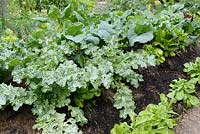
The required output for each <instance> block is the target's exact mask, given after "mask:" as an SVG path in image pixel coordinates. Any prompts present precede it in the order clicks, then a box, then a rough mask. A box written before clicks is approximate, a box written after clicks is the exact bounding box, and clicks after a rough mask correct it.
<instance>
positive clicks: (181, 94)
mask: <svg viewBox="0 0 200 134" xmlns="http://www.w3.org/2000/svg"><path fill="white" fill-rule="evenodd" d="M196 83H197V79H191V80H189V81H188V80H185V79H181V78H179V79H178V80H173V81H172V83H171V84H170V87H171V89H170V90H169V91H170V93H169V94H168V95H167V96H168V97H169V98H171V99H175V100H176V101H183V102H184V103H185V104H187V106H188V107H191V106H199V104H200V101H199V99H198V98H197V97H196V96H193V94H194V93H195V92H196V91H195V85H196Z"/></svg>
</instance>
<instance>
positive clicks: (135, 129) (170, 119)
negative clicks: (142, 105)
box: [111, 94, 176, 134]
mask: <svg viewBox="0 0 200 134" xmlns="http://www.w3.org/2000/svg"><path fill="white" fill-rule="evenodd" d="M160 97H161V102H160V103H159V104H158V105H154V104H149V105H148V106H147V107H146V109H145V110H143V111H141V112H140V113H139V114H138V115H136V116H134V115H131V116H130V118H131V123H130V125H129V124H127V123H126V122H124V123H121V124H116V125H115V126H114V128H113V129H112V130H111V134H173V127H174V126H175V125H176V118H175V114H176V113H175V112H173V111H172V105H171V104H172V103H171V102H170V103H169V101H168V99H167V97H165V95H164V94H161V95H160Z"/></svg>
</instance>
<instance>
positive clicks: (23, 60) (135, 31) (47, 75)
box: [0, 0, 199, 134]
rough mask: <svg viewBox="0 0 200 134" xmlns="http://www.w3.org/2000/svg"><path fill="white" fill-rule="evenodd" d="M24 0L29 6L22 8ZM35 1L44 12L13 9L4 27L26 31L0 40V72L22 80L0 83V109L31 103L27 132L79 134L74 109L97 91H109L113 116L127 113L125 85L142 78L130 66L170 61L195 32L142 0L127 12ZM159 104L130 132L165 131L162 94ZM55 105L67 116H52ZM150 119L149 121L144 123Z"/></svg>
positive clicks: (175, 12) (130, 109)
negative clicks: (31, 123)
mask: <svg viewBox="0 0 200 134" xmlns="http://www.w3.org/2000/svg"><path fill="white" fill-rule="evenodd" d="M13 2H16V1H13ZM26 2H33V3H30V4H29V5H27V6H30V7H23V6H26ZM35 2H38V1H24V3H25V4H24V3H22V5H21V6H22V7H21V8H24V10H25V11H30V9H31V10H33V11H34V10H35V9H34V8H35V6H37V4H38V3H35ZM40 2H44V3H45V2H46V4H44V5H45V6H44V7H43V5H41V7H40V8H41V9H45V11H41V12H40V13H41V14H40V15H39V14H38V12H30V14H29V13H27V14H24V16H23V14H21V13H23V12H22V11H23V10H19V12H16V15H17V18H18V17H19V21H18V23H15V21H13V22H12V23H14V24H20V25H24V26H25V24H26V25H30V26H29V27H28V28H30V30H28V32H22V38H17V36H16V33H14V32H15V30H14V32H12V30H9V29H7V30H6V31H5V34H4V35H3V36H2V37H1V39H0V52H1V53H0V68H1V70H2V71H1V72H2V73H3V72H10V74H11V77H12V79H11V78H10V81H13V82H16V83H18V84H20V83H22V82H24V84H25V87H26V88H18V87H13V86H7V85H5V84H4V83H2V84H1V85H0V87H1V88H0V90H2V91H1V92H3V94H2V95H0V104H1V107H0V108H3V107H5V106H7V105H12V106H14V109H15V110H17V109H18V108H19V107H20V106H22V105H23V104H29V105H32V106H33V108H32V112H33V114H35V115H36V116H38V118H37V121H36V123H37V124H36V125H35V127H34V128H37V129H42V130H43V133H44V134H48V133H49V134H51V133H52V134H53V133H66V134H68V133H75V134H76V133H79V130H78V127H77V125H76V124H79V125H84V124H85V123H87V119H86V118H85V117H84V113H83V111H82V110H81V109H80V108H82V107H83V106H84V101H85V100H90V99H93V98H94V97H98V96H100V95H101V90H106V89H110V88H112V89H113V90H116V94H115V95H114V100H115V102H114V107H116V108H117V109H119V110H120V117H122V118H126V117H127V115H129V114H131V113H132V114H133V113H134V109H135V105H134V101H133V95H132V91H131V90H130V89H129V88H128V86H127V85H129V86H130V87H131V86H132V87H135V88H138V87H139V83H140V82H141V81H143V78H142V75H141V74H139V73H138V69H140V68H147V67H148V66H154V65H155V64H156V62H157V63H160V62H163V61H164V60H165V57H168V56H174V55H175V54H177V53H178V52H179V51H180V50H182V49H184V48H185V47H186V46H187V45H188V43H189V42H191V41H193V40H192V39H194V40H195V39H196V38H197V35H198V34H197V33H198V28H199V26H198V24H199V23H198V22H197V21H198V20H194V21H191V23H189V19H187V18H184V15H183V12H182V11H181V10H180V7H179V6H177V5H176V6H169V7H168V6H167V7H163V10H159V9H158V10H157V9H155V11H154V10H153V11H149V10H146V8H144V6H145V7H146V5H144V3H140V2H138V3H135V4H136V5H137V4H138V5H140V7H139V8H136V9H135V10H131V9H130V10H125V9H126V8H123V9H119V10H116V9H118V7H116V8H115V7H114V8H112V9H111V10H110V11H109V12H104V13H103V14H98V13H93V12H91V11H90V8H91V7H92V5H93V2H91V3H90V1H89V0H87V1H82V0H79V1H74V0H69V1H40ZM62 2H64V4H63V3H62ZM120 2H121V4H126V3H124V1H120ZM130 2H131V1H130ZM132 2H133V1H132ZM61 3H62V4H63V5H60V4H61ZM117 3H118V2H117ZM49 4H55V5H51V6H49ZM132 4H133V5H134V3H132ZM136 5H135V7H137V6H136ZM61 6H62V7H61ZM29 8H30V9H29ZM141 8H142V9H144V10H139V9H141ZM46 10H47V12H48V14H46ZM26 15H27V16H26ZM23 17H24V18H23ZM20 18H21V19H22V20H20ZM14 27H15V28H16V26H14ZM20 27H21V26H20ZM18 31H22V30H18ZM191 36H192V39H191V38H190V37H191ZM2 76H4V74H2ZM2 82H5V81H4V80H3V81H2ZM4 92H5V93H4ZM11 94H12V95H11ZM9 96H11V98H9ZM161 99H162V103H160V104H159V105H149V106H148V107H147V109H146V110H145V111H144V112H141V114H139V115H138V116H137V117H136V119H135V120H134V119H132V121H133V122H137V123H136V124H137V125H135V123H133V125H131V128H135V129H133V130H134V131H135V132H136V133H138V132H139V131H140V130H141V131H143V133H147V132H149V133H150V132H154V131H155V132H157V133H160V132H170V133H171V128H172V127H173V126H174V123H173V119H171V117H172V113H171V112H170V113H169V111H171V107H170V106H168V105H167V104H166V103H167V102H168V101H167V100H166V99H164V97H161ZM164 100H165V101H164ZM164 102H166V103H165V104H164ZM62 107H66V108H67V109H68V110H69V111H70V113H71V115H69V116H67V117H66V115H65V114H61V113H58V112H56V109H57V108H62ZM156 109H157V110H156ZM158 111H159V112H158ZM150 115H155V116H154V117H153V118H152V119H151V116H150ZM161 115H162V116H161ZM163 115H164V116H163ZM143 116H145V117H146V116H147V117H148V118H147V119H148V120H145V121H144V122H145V125H146V126H145V125H144V124H143V123H141V121H140V120H144V119H143ZM163 117H164V119H163ZM150 122H153V124H151V123H150ZM166 122H167V123H166ZM159 124H161V125H163V126H164V128H161V125H159ZM134 125H135V126H134ZM128 126H129V125H127V124H126V123H124V124H123V127H128ZM132 126H134V127H132ZM143 126H145V128H144V127H143ZM118 127H119V126H118ZM157 128H158V129H157ZM133 130H132V129H127V130H122V132H123V131H128V132H129V131H130V132H132V131H133ZM120 131H121V130H120ZM134 131H133V132H134Z"/></svg>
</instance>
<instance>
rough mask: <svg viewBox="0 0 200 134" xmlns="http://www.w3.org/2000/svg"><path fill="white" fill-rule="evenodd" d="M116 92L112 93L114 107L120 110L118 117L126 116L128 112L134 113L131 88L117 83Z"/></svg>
mask: <svg viewBox="0 0 200 134" xmlns="http://www.w3.org/2000/svg"><path fill="white" fill-rule="evenodd" d="M117 88H118V89H117V92H116V94H115V95H114V100H115V103H114V107H115V108H116V109H119V110H120V117H121V118H126V117H127V116H128V115H129V114H130V113H134V110H135V103H134V101H133V95H132V92H131V90H130V89H129V88H128V87H127V86H125V85H124V84H123V83H117Z"/></svg>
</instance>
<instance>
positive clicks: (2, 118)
mask: <svg viewBox="0 0 200 134" xmlns="http://www.w3.org/2000/svg"><path fill="white" fill-rule="evenodd" d="M34 124H35V117H34V116H33V115H32V113H31V108H30V107H28V106H23V107H22V108H20V109H19V111H17V112H14V111H13V110H12V108H11V107H8V108H6V109H5V110H4V111H3V112H0V134H36V131H34V130H33V129H32V126H33V125H34Z"/></svg>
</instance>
